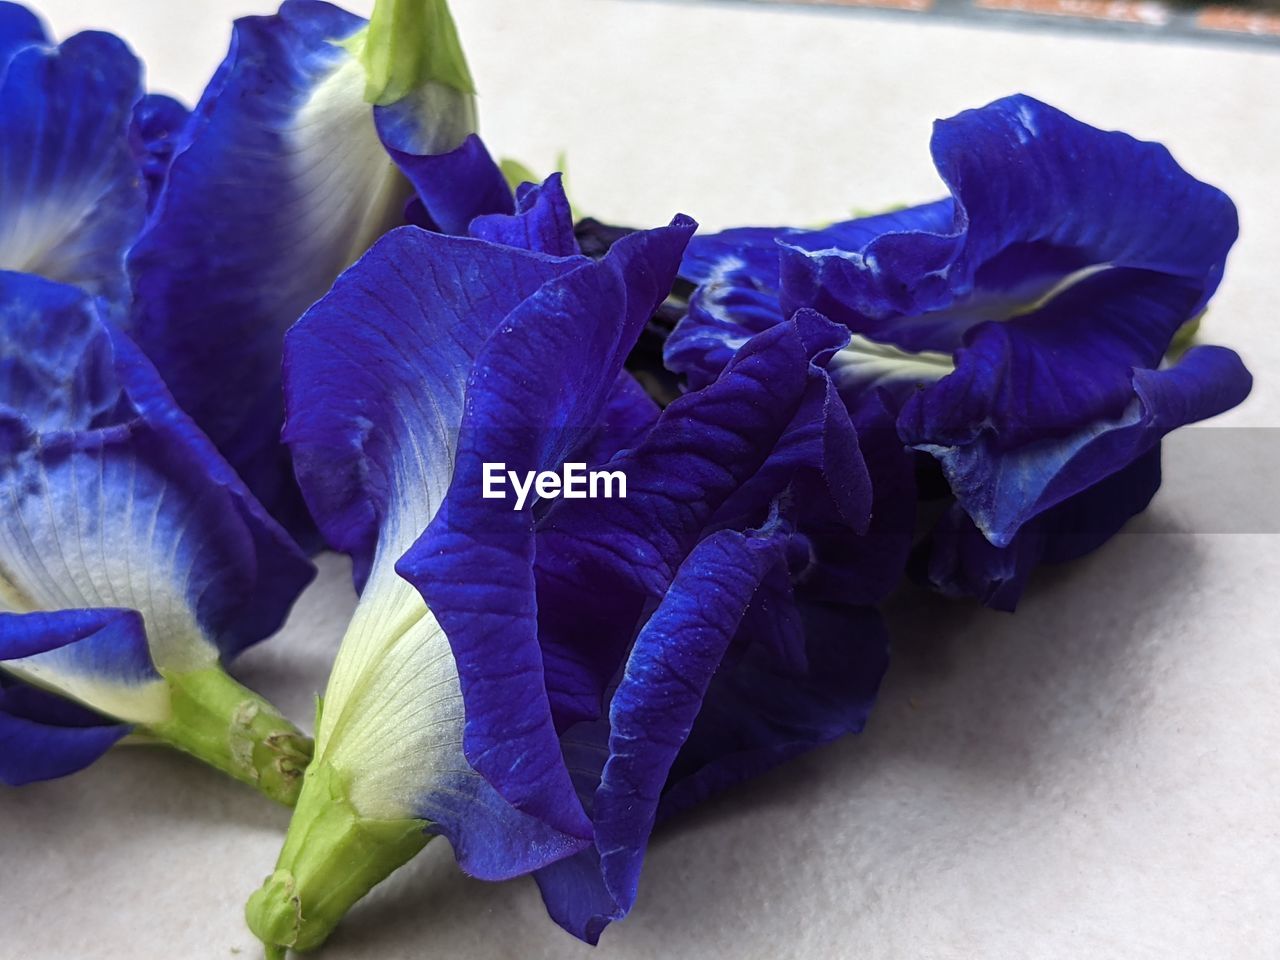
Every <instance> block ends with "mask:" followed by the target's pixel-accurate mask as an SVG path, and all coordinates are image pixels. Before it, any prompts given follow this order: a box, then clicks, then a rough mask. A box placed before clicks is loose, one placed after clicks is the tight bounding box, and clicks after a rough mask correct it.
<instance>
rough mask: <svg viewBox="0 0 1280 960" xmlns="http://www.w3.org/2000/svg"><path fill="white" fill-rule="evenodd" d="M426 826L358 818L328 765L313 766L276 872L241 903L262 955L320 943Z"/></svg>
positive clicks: (413, 851)
mask: <svg viewBox="0 0 1280 960" xmlns="http://www.w3.org/2000/svg"><path fill="white" fill-rule="evenodd" d="M427 826H428V824H427V822H426V821H425V820H414V819H406V820H370V819H367V818H365V817H361V816H360V814H358V813H357V812H356V810H355V808H354V807H353V806H352V805H351V802H350V801H349V800H348V799H347V796H346V790H345V789H344V785H343V784H342V782H341V778H340V777H339V775H338V774H337V772H336V771H334V769H333V768H332V767H331V766H329V765H328V764H327V763H317V764H314V765H313V766H312V767H310V768H309V769H308V770H307V774H306V777H305V782H304V783H303V787H302V795H301V796H300V797H299V798H298V806H297V809H296V810H295V811H294V814H293V819H292V820H291V821H290V823H289V833H288V836H287V837H286V838H285V842H284V849H282V850H281V851H280V859H279V860H278V861H277V862H276V869H275V872H274V873H272V874H271V876H269V877H268V878H267V880H266V882H265V883H263V885H262V887H261V888H260V889H259V890H258V891H257V892H256V893H255V894H254V895H253V896H252V897H250V898H249V903H248V905H247V906H246V907H245V919H246V920H247V921H248V923H249V929H251V930H252V931H253V932H254V935H255V936H257V937H258V939H260V940H261V941H262V942H263V943H264V944H265V945H266V952H267V957H268V958H278V957H283V956H284V952H285V950H286V949H294V950H312V949H314V948H315V947H318V946H320V944H322V943H324V941H325V939H326V938H327V937H328V936H329V934H330V933H332V932H333V929H334V927H336V926H337V925H338V921H340V920H341V919H342V917H343V916H344V915H345V914H346V912H347V911H348V910H350V909H351V907H352V906H354V905H355V903H356V902H357V901H358V900H360V898H362V897H363V896H364V895H365V894H366V893H368V892H369V891H370V890H372V889H373V888H374V887H375V886H377V885H378V884H379V883H380V882H381V881H382V880H384V879H385V878H386V877H388V876H390V875H391V873H392V872H393V871H395V870H396V869H397V868H399V867H401V866H403V865H404V864H405V863H407V862H408V861H409V860H411V859H412V858H413V857H414V856H415V855H417V853H418V852H419V851H420V850H422V848H423V847H425V846H426V844H427V841H428V840H430V839H431V838H430V836H428V835H426V834H425V833H424V832H423V831H424V830H425V829H426V828H427Z"/></svg>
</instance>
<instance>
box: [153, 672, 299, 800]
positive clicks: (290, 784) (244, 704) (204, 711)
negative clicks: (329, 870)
mask: <svg viewBox="0 0 1280 960" xmlns="http://www.w3.org/2000/svg"><path fill="white" fill-rule="evenodd" d="M165 679H166V681H167V682H168V684H169V688H170V690H171V696H172V701H171V702H172V713H171V714H170V716H169V719H167V720H165V721H164V722H162V723H156V724H150V725H148V726H146V727H142V728H140V729H141V732H143V733H148V734H151V735H153V736H156V737H158V738H160V739H161V740H164V741H165V742H167V743H170V744H172V745H173V746H175V747H177V748H178V749H179V750H183V751H185V752H187V753H189V754H191V755H192V756H194V757H198V758H199V759H201V760H203V761H204V762H205V763H207V764H210V765H211V766H214V767H217V768H218V769H219V770H222V771H224V772H225V773H228V774H230V775H231V776H232V777H234V778H235V779H237V780H239V781H241V782H242V783H247V784H249V785H250V786H252V787H256V788H257V789H258V790H260V791H262V792H263V793H264V794H266V795H267V796H268V797H270V798H271V799H272V800H277V801H279V802H280V803H283V804H285V805H286V806H293V804H294V803H295V802H296V801H297V799H298V791H299V790H301V788H302V773H303V771H304V770H305V769H306V766H307V764H308V763H309V762H310V761H311V740H310V738H308V737H306V736H305V735H303V734H302V733H300V732H299V731H298V728H297V727H295V726H294V725H293V724H292V723H290V722H289V721H288V720H286V719H285V718H284V717H283V716H282V715H281V714H280V712H279V711H278V710H276V708H275V707H273V706H272V705H271V704H269V703H268V702H267V701H266V700H264V699H262V697H260V696H258V695H257V694H256V693H254V692H253V691H252V690H250V689H248V688H247V687H244V686H242V685H241V684H239V683H237V682H236V681H235V680H233V679H232V678H231V677H230V676H228V675H227V674H226V673H225V672H224V671H223V670H222V668H221V667H207V668H205V669H202V670H193V671H191V672H189V673H178V674H168V675H166V677H165Z"/></svg>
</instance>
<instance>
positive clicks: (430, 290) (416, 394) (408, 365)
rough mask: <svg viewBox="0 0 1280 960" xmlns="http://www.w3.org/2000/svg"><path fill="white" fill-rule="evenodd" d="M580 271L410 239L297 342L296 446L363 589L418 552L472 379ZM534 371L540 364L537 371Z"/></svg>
mask: <svg viewBox="0 0 1280 960" xmlns="http://www.w3.org/2000/svg"><path fill="white" fill-rule="evenodd" d="M575 265H576V264H575V263H574V262H569V261H561V260H554V259H549V258H547V257H543V256H539V255H537V254H534V253H530V252H527V251H523V250H518V249H515V248H513V247H503V246H498V245H494V244H489V243H484V242H481V241H477V240H465V239H457V238H450V237H443V236H439V235H436V234H431V233H428V232H426V231H423V230H419V229H417V228H414V227H404V228H402V229H399V230H396V231H394V232H392V233H391V234H390V235H388V236H387V237H385V238H384V239H382V240H381V241H379V242H378V243H377V244H375V245H374V247H373V249H372V250H370V251H369V253H368V254H367V255H365V257H364V258H362V259H361V260H360V262H359V263H358V264H357V265H356V266H354V267H352V268H351V269H350V270H348V271H347V272H346V273H345V274H344V275H343V276H342V277H341V279H339V280H338V282H337V283H336V284H334V287H333V290H332V291H331V292H330V293H329V294H328V295H327V296H325V297H324V298H323V299H322V300H321V301H320V302H319V303H317V304H316V305H315V307H313V308H312V309H311V310H309V311H308V312H307V313H306V315H305V316H304V317H303V318H302V319H301V320H300V321H299V322H298V323H297V325H296V326H295V327H294V328H293V329H292V330H291V331H290V332H289V335H288V337H287V338H286V350H285V394H286V403H287V407H288V422H287V424H286V427H285V433H284V438H285V442H286V443H288V444H289V446H290V448H291V450H292V452H293V459H294V464H295V468H296V470H297V474H298V482H299V483H300V484H301V486H302V489H303V491H304V494H305V496H306V499H307V504H308V506H309V507H310V509H311V513H312V515H313V516H314V517H315V518H316V522H317V523H318V524H319V526H320V529H321V531H322V532H323V533H324V536H325V539H326V540H327V542H328V543H329V544H330V546H332V547H333V548H334V549H337V550H341V551H343V552H344V553H348V554H350V555H351V557H352V560H353V562H354V564H355V570H354V572H355V578H356V583H357V586H363V583H364V581H365V580H366V579H367V577H368V575H369V570H370V568H371V566H372V563H373V559H374V551H375V549H376V548H377V547H378V546H379V545H380V544H381V545H382V549H383V550H384V551H385V552H386V554H387V557H388V558H389V560H394V559H396V558H397V557H399V555H400V554H401V553H403V552H404V551H405V550H407V549H408V548H409V546H410V545H411V544H412V543H413V540H414V539H415V538H416V537H417V536H418V534H419V533H421V532H422V531H423V530H425V529H426V526H427V524H428V523H429V522H430V521H431V518H432V517H433V516H434V515H435V511H436V508H437V507H438V506H439V505H440V502H441V501H442V500H443V499H444V495H445V492H446V491H447V490H448V486H449V482H450V478H451V476H452V473H453V465H454V461H455V450H456V447H457V442H458V430H459V428H460V426H461V422H462V404H463V397H464V394H465V392H466V384H467V378H468V376H469V375H470V373H471V368H472V365H473V364H474V362H475V358H476V356H477V355H478V354H479V352H480V350H481V347H482V346H483V344H484V343H485V341H486V340H487V339H488V338H489V337H490V336H491V335H492V334H493V333H494V331H495V330H496V329H497V328H498V327H499V326H500V325H501V324H502V323H503V321H504V320H505V319H506V317H507V314H508V313H510V312H511V311H512V310H513V309H515V307H516V306H517V305H518V304H519V303H520V302H521V301H522V300H524V299H525V298H527V297H529V296H531V295H532V294H533V293H534V292H535V291H537V290H538V288H539V287H541V286H542V285H543V284H544V283H547V282H548V281H550V280H552V279H554V278H556V277H560V276H563V275H564V274H565V273H567V272H568V271H570V270H572V269H573V268H574V267H575ZM527 362H528V361H526V365H527Z"/></svg>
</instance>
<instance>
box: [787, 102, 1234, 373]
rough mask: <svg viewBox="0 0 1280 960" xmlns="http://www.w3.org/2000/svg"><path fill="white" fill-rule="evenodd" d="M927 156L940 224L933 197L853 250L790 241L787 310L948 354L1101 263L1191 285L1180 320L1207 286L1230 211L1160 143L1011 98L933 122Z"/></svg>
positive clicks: (1219, 264)
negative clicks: (940, 191) (941, 196)
mask: <svg viewBox="0 0 1280 960" xmlns="http://www.w3.org/2000/svg"><path fill="white" fill-rule="evenodd" d="M932 150H933V157H934V163H935V165H936V166H937V167H938V171H939V173H940V174H941V175H942V178H943V180H944V181H945V182H946V183H947V186H948V187H949V188H950V190H951V194H952V198H953V201H954V206H953V208H952V210H951V220H950V222H949V223H943V222H941V220H942V217H943V216H944V215H945V214H946V212H947V211H946V209H945V208H944V207H942V206H939V205H933V207H932V211H933V216H925V215H924V214H925V212H926V210H927V209H928V208H917V210H918V211H919V213H920V217H919V218H918V219H919V221H920V222H919V223H917V224H914V225H912V226H911V228H909V229H900V228H892V227H890V228H888V229H883V230H880V231H877V232H876V234H875V235H874V236H873V237H870V238H867V239H866V241H865V242H863V243H862V244H847V243H846V244H840V245H838V246H837V247H836V248H833V249H827V250H821V249H812V248H810V249H801V248H800V247H799V246H796V245H788V246H787V248H786V249H785V250H784V254H783V271H782V276H783V280H782V286H783V290H784V294H783V298H782V299H783V302H784V307H787V308H788V309H793V308H795V307H798V306H811V307H814V308H815V309H818V310H821V311H823V312H824V313H826V314H827V315H828V316H831V317H832V318H833V319H836V320H839V321H841V322H844V323H847V324H849V326H850V327H851V328H852V329H853V330H854V331H855V332H857V333H861V334H864V335H866V336H868V337H870V338H872V339H873V340H877V341H881V342H887V343H892V344H895V345H897V346H899V347H902V348H904V349H906V350H910V351H913V352H918V351H921V350H936V351H942V352H949V351H951V350H954V349H955V348H957V347H958V346H959V345H960V343H961V341H962V339H963V337H964V335H965V332H966V331H967V330H969V328H971V327H972V326H974V325H975V324H977V323H981V322H983V321H984V320H1000V319H1007V318H1010V317H1013V316H1016V315H1018V314H1019V313H1023V312H1026V311H1027V310H1028V309H1029V308H1031V307H1033V306H1034V305H1036V304H1037V303H1038V302H1039V301H1041V300H1042V299H1043V298H1045V297H1046V296H1051V295H1052V294H1053V293H1054V292H1055V291H1056V290H1058V289H1061V287H1062V286H1063V285H1064V284H1065V283H1070V282H1073V280H1074V279H1076V278H1078V277H1082V276H1088V275H1089V274H1091V273H1093V272H1095V271H1098V270H1107V269H1125V270H1135V271H1137V270H1141V271H1149V272H1151V273H1154V274H1158V275H1160V276H1162V277H1165V278H1168V279H1169V280H1170V281H1171V282H1173V283H1175V284H1176V285H1179V286H1184V287H1190V288H1192V289H1194V290H1195V299H1194V300H1193V302H1192V304H1191V305H1190V311H1191V312H1190V314H1188V316H1190V315H1193V314H1194V313H1196V312H1198V311H1199V309H1200V307H1202V306H1203V305H1204V303H1205V302H1206V301H1207V300H1208V299H1209V297H1210V296H1212V294H1213V292H1214V290H1215V289H1216V288H1217V285H1218V282H1219V281H1220V279H1221V276H1222V268H1223V265H1224V263H1225V261H1226V256H1227V251H1228V250H1229V249H1230V247H1231V244H1232V243H1233V242H1234V240H1235V237H1236V232H1237V221H1236V213H1235V208H1234V206H1233V205H1232V204H1231V201H1230V200H1229V199H1228V198H1227V196H1226V195H1225V194H1223V193H1222V192H1221V191H1219V190H1217V189H1215V188H1213V187H1211V186H1208V185H1207V184H1204V183H1201V182H1199V181H1198V180H1196V179H1195V178H1193V177H1191V176H1190V175H1188V174H1187V173H1186V172H1184V171H1183V170H1182V169H1181V168H1180V167H1179V166H1178V165H1177V163H1175V162H1174V160H1173V158H1172V157H1171V156H1170V155H1169V152H1168V150H1166V149H1165V148H1164V147H1163V146H1160V145H1159V144H1152V143H1144V142H1141V141H1138V140H1135V139H1133V138H1132V137H1130V136H1128V135H1126V134H1123V133H1111V132H1105V131H1101V130H1097V129H1094V128H1093V127H1090V126H1088V125H1086V124H1083V123H1080V122H1079V121H1077V120H1074V119H1072V118H1071V117H1069V116H1067V115H1066V114H1064V113H1062V112H1061V111H1058V110H1055V109H1053V108H1052V107H1049V106H1047V105H1045V104H1043V103H1040V102H1039V101H1036V100H1033V99H1031V98H1030V97H1025V96H1014V97H1008V98H1006V99H1004V100H998V101H996V102H994V103H992V104H990V105H988V106H986V107H983V108H981V109H979V110H970V111H966V112H965V113H962V114H960V115H958V116H956V117H953V118H952V119H950V120H945V121H939V122H938V124H937V125H936V126H935V130H934V137H933V144H932ZM996 171H998V175H996V173H995V172H996ZM905 213H906V212H905V211H904V212H903V213H900V214H898V216H903V215H904V214H905ZM931 219H932V220H933V221H934V222H933V223H929V222H928V221H929V220H931ZM1184 319H1185V318H1184ZM1171 336H1172V333H1170V334H1169V337H1171ZM1167 346H1168V340H1167V339H1166V340H1165V342H1163V343H1160V344H1158V345H1157V350H1158V351H1160V352H1163V350H1164V349H1165V348H1166V347H1167Z"/></svg>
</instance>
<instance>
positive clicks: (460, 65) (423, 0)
mask: <svg viewBox="0 0 1280 960" xmlns="http://www.w3.org/2000/svg"><path fill="white" fill-rule="evenodd" d="M341 46H343V47H345V48H346V49H347V50H348V51H349V52H350V53H351V54H352V55H353V56H355V57H356V58H357V59H358V60H359V61H360V63H361V65H362V66H363V67H364V71H365V87H364V98H365V100H367V101H368V102H369V103H372V104H376V105H378V106H387V105H389V104H393V103H398V102H399V101H401V100H403V99H404V98H405V97H407V96H408V95H409V94H411V93H413V92H414V91H415V90H417V89H419V88H420V87H422V86H423V85H424V84H426V83H429V82H433V81H434V82H435V83H442V84H444V85H445V86H449V87H453V88H454V89H455V90H458V91H460V92H461V93H466V94H474V93H475V92H476V86H475V81H474V80H473V79H472V78H471V69H470V68H469V67H468V66H467V58H466V56H465V55H464V54H463V52H462V42H461V41H460V40H459V39H458V28H457V25H456V24H455V23H454V22H453V14H451V13H450V12H449V5H448V3H447V2H446V0H377V2H376V3H375V4H374V7H373V15H372V16H371V17H370V18H369V25H368V26H367V27H366V28H365V29H363V30H361V31H360V32H359V33H356V34H354V35H353V36H351V37H349V38H348V39H346V40H344V41H342V42H341Z"/></svg>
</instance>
